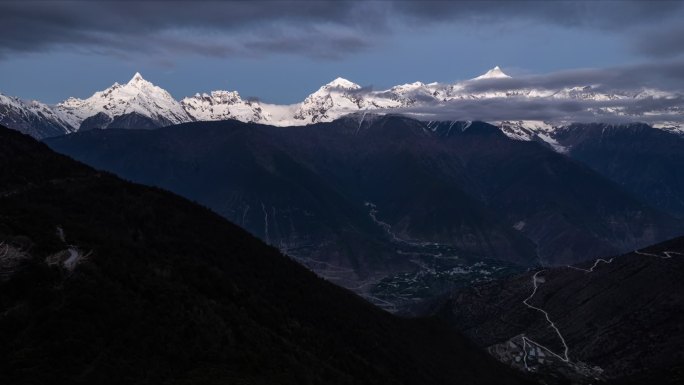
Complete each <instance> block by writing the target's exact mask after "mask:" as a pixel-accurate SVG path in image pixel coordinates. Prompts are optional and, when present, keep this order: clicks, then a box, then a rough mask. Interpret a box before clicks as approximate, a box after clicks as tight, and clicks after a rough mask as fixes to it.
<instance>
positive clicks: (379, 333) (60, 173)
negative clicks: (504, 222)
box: [0, 128, 522, 384]
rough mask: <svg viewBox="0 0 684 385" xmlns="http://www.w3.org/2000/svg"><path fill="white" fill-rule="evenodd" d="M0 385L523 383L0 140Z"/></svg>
mask: <svg viewBox="0 0 684 385" xmlns="http://www.w3.org/2000/svg"><path fill="white" fill-rule="evenodd" d="M0 168H1V169H2V170H3V172H2V173H0V191H1V193H0V213H2V214H0V381H1V382H2V383H11V384H28V383H46V382H49V383H99V384H120V383H131V384H157V383H170V384H197V383H203V384H219V383H239V384H271V383H279V384H301V383H310V384H324V383H325V384H330V383H333V384H357V383H367V384H426V383H429V384H451V383H466V384H477V383H482V384H489V383H503V384H505V383H511V384H514V383H522V381H521V380H520V379H519V378H517V377H516V375H515V374H514V373H512V372H511V371H510V370H507V369H505V368H503V367H501V366H499V365H498V364H496V363H495V362H494V361H492V360H491V359H489V358H488V357H487V356H486V354H484V353H483V352H480V351H477V350H475V349H474V348H473V347H471V346H470V345H469V344H468V343H467V342H466V341H465V340H463V339H462V338H461V337H459V336H458V335H457V334H454V333H453V332H452V331H451V330H450V329H449V328H447V327H445V326H444V324H442V323H440V322H439V321H437V320H430V319H423V320H406V319H399V318H395V317H393V316H391V315H389V314H387V313H385V312H383V311H381V310H379V309H377V308H375V307H373V306H371V305H369V304H367V303H365V302H364V301H362V300H361V299H359V298H357V297H356V296H354V295H352V294H351V293H349V292H347V291H345V290H343V289H340V288H338V287H336V286H334V285H332V284H330V283H327V282H325V281H323V280H321V279H320V278H317V277H316V276H314V275H313V274H312V273H310V272H308V271H306V270H305V269H303V268H302V267H301V266H299V265H297V264H296V263H295V262H293V261H291V260H289V259H288V258H286V257H284V256H282V255H281V254H279V253H278V252H277V251H276V250H275V249H273V248H270V247H268V246H266V245H264V244H263V243H261V242H260V241H258V240H257V239H255V238H253V237H251V236H250V235H248V234H247V233H246V232H244V231H243V230H241V229H239V228H238V227H236V226H234V225H232V224H230V223H228V222H227V221H225V220H224V219H222V218H220V217H219V216H217V215H215V214H214V213H212V212H210V211H209V210H207V209H204V208H202V207H200V206H197V205H195V204H192V203H190V202H188V201H186V200H184V199H182V198H179V197H177V196H175V195H173V194H170V193H167V192H164V191H161V190H159V189H156V188H149V187H144V186H140V185H135V184H131V183H128V182H124V181H121V180H120V179H118V178H116V177H114V176H112V175H109V174H106V173H101V172H96V171H94V170H92V169H90V168H89V167H87V166H84V165H82V164H79V163H76V162H74V161H72V160H70V159H68V158H66V157H64V156H61V155H57V154H55V153H53V152H51V151H50V150H49V149H48V148H47V147H45V146H44V145H42V144H39V143H37V142H35V141H34V140H32V139H30V138H28V137H26V136H23V135H21V134H19V133H16V132H13V131H10V130H7V129H4V128H0Z"/></svg>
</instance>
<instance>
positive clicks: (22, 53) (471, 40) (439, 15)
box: [0, 1, 684, 103]
mask: <svg viewBox="0 0 684 385" xmlns="http://www.w3.org/2000/svg"><path fill="white" fill-rule="evenodd" d="M682 20H684V2H680V1H673V2H670V1H650V2H646V1H643V2H638V1H597V2H589V1H575V2H560V1H553V2H551V1H527V2H513V1H506V2H482V1H478V2H470V1H454V2H451V1H449V2H448V1H431V2H425V1H421V2H417V1H416V2H412V1H379V2H362V1H348V2H345V1H329V2H325V1H298V2H297V1H271V2H259V1H249V2H248V1H236V2H228V1H224V2H218V1H216V2H211V1H200V2H193V3H190V2H182V1H170V2H161V1H159V2H157V1H144V2H133V1H118V2H94V1H69V2H67V1H45V2H38V1H16V2H13V1H3V2H0V92H2V93H3V94H6V95H13V96H19V97H22V98H26V99H38V100H41V101H44V102H47V103H55V102H58V101H60V100H63V99H65V98H67V97H69V96H76V97H87V96H90V95H91V94H92V93H93V92H95V91H97V90H101V89H104V88H106V87H108V86H110V85H111V84H112V83H114V82H119V83H122V82H126V81H128V80H129V79H130V77H132V75H133V74H134V73H135V72H136V71H139V72H141V73H142V74H143V76H144V77H145V78H146V79H148V80H150V81H152V82H153V83H155V84H157V85H159V86H161V87H163V88H165V89H167V90H168V91H169V92H171V93H172V94H173V95H174V96H175V97H176V98H181V97H183V96H188V95H192V94H194V93H196V92H207V91H211V90H214V89H228V90H237V91H239V92H240V94H241V95H242V96H244V97H249V96H256V97H259V98H260V99H262V100H264V101H266V102H273V103H294V102H298V101H301V100H302V99H303V98H304V97H306V95H308V94H309V93H311V92H313V91H315V90H316V89H317V88H318V87H320V86H321V85H322V84H325V83H327V82H329V81H330V80H332V79H334V78H336V77H338V76H341V77H344V78H347V79H349V80H352V81H354V82H356V83H359V84H361V85H363V86H371V87H374V88H376V89H382V88H386V87H389V86H392V85H395V84H401V83H407V82H413V81H418V80H419V81H423V82H433V81H439V82H454V81H457V80H463V79H469V78H472V77H475V76H477V75H479V74H481V73H483V72H485V71H487V70H488V69H490V68H491V67H494V66H495V65H499V66H500V67H501V68H502V69H503V70H504V71H506V72H507V73H508V74H509V75H512V76H514V77H515V76H516V75H517V76H525V75H532V74H543V75H545V76H547V77H548V76H550V77H553V76H554V74H558V73H560V74H564V73H565V74H567V73H571V74H577V73H582V74H586V73H587V72H586V71H595V72H594V73H598V74H602V73H603V74H605V73H615V72H618V73H621V74H625V76H622V77H621V79H622V80H621V81H624V80H625V79H627V78H628V79H629V80H630V81H634V82H635V84H634V85H635V86H639V85H640V84H639V82H642V81H643V82H645V83H649V82H659V85H661V86H668V85H670V86H673V87H680V89H681V84H682V81H683V79H684V74H683V73H682V72H684V60H683V59H684V58H683V55H682V54H683V53H684V39H683V38H682V36H684V23H682ZM661 66H666V68H665V69H664V70H663V69H662V68H661ZM578 70H581V71H578ZM568 71H570V72H568ZM640 71H642V72H644V73H641V72H640ZM626 74H631V75H629V76H627V75H626ZM619 78H620V77H619Z"/></svg>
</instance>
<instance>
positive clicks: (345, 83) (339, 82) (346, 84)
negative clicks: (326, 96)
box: [322, 77, 361, 90]
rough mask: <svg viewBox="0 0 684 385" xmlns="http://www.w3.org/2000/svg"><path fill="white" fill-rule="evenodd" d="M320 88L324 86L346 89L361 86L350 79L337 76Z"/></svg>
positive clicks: (354, 88)
mask: <svg viewBox="0 0 684 385" xmlns="http://www.w3.org/2000/svg"><path fill="white" fill-rule="evenodd" d="M322 88H326V89H328V88H347V89H353V90H356V89H359V88H361V86H360V85H358V84H356V83H354V82H352V81H350V80H347V79H345V78H342V77H337V78H335V80H333V81H331V82H330V83H328V84H326V85H325V86H323V87H322Z"/></svg>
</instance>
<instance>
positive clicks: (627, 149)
mask: <svg viewBox="0 0 684 385" xmlns="http://www.w3.org/2000/svg"><path fill="white" fill-rule="evenodd" d="M499 127H500V128H501V130H502V131H503V132H504V133H506V134H507V135H508V136H509V137H511V138H514V139H518V140H534V141H537V142H541V143H544V144H547V145H549V146H550V147H551V148H553V149H554V150H556V151H558V152H560V153H563V154H566V155H568V156H570V157H572V158H574V159H576V160H578V161H580V162H582V163H584V164H586V165H588V166H589V167H591V168H592V169H594V170H595V171H597V172H598V173H600V174H601V175H603V176H606V177H607V178H609V179H611V180H613V181H614V182H616V183H618V184H619V185H620V186H622V187H623V188H625V189H626V190H627V191H629V192H630V193H632V194H634V195H635V196H637V197H639V198H640V199H641V200H642V201H644V202H647V203H649V204H650V205H652V206H654V207H656V208H659V209H660V210H662V211H664V212H667V213H670V214H672V215H674V216H677V217H680V218H681V217H682V216H684V180H683V179H682V178H683V174H682V173H681V169H682V167H684V152H682V151H681V148H682V146H684V138H683V137H682V136H681V135H677V134H674V133H672V132H668V131H666V130H659V129H655V128H653V127H651V126H648V125H646V124H641V123H633V124H599V123H591V124H587V123H573V124H570V125H566V126H553V125H550V124H547V123H544V122H501V123H500V124H499Z"/></svg>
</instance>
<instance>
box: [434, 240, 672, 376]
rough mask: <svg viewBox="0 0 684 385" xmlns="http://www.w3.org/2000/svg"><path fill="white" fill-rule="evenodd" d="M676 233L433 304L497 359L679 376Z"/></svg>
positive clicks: (563, 372)
mask: <svg viewBox="0 0 684 385" xmlns="http://www.w3.org/2000/svg"><path fill="white" fill-rule="evenodd" d="M682 274H684V237H682V238H677V239H674V240H671V241H668V242H664V243H661V244H658V245H656V246H653V247H649V248H646V249H643V250H640V251H634V252H631V253H628V254H625V255H622V256H618V257H614V258H608V257H605V258H602V259H597V260H596V261H592V262H586V263H584V264H581V265H577V266H568V267H559V268H554V269H544V270H538V271H536V272H530V273H527V274H524V275H521V276H518V277H515V278H511V279H508V280H502V281H497V282H491V283H488V284H483V285H479V286H475V287H472V288H468V289H464V290H461V291H459V292H457V293H455V294H453V296H452V297H451V299H450V300H449V301H448V302H447V303H446V304H445V305H444V306H443V307H442V308H441V314H442V315H443V316H444V317H446V318H448V319H450V320H451V321H452V322H453V324H454V325H459V327H461V328H462V329H463V330H464V331H465V332H466V333H467V335H469V336H471V337H472V338H473V339H474V340H475V341H476V342H478V343H479V344H480V345H481V346H483V347H488V348H489V350H490V352H491V353H492V354H493V355H494V356H496V357H498V358H499V359H500V360H502V361H504V362H508V363H510V364H512V365H513V366H515V367H519V368H521V369H525V368H527V370H529V371H533V372H537V373H545V374H546V375H548V376H550V377H554V376H558V375H560V376H561V377H566V378H574V379H575V381H577V382H585V383H592V382H595V380H594V378H595V377H598V378H604V379H620V382H628V383H631V382H632V381H635V383H639V381H643V382H641V383H672V384H675V383H681V381H682V380H683V379H684V375H683V374H682V371H681V370H682V367H684V366H683V365H682V363H684V351H682V349H681V346H682V344H683V343H684V328H683V327H682V325H684V296H683V295H682V293H684V284H683V283H682V279H681V277H682Z"/></svg>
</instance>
